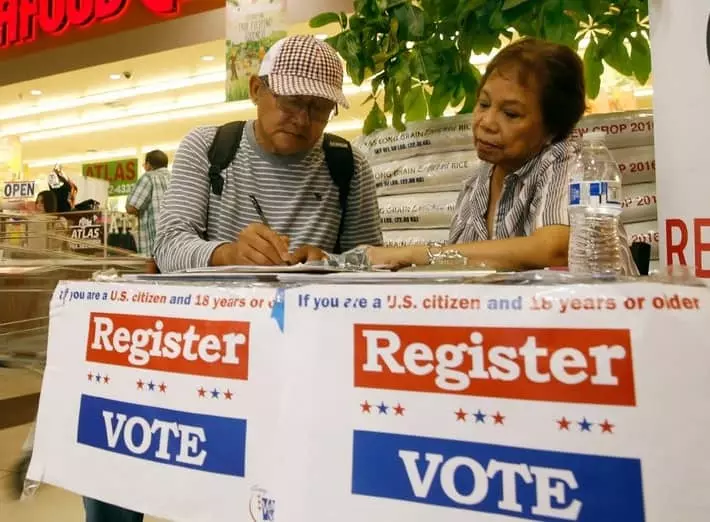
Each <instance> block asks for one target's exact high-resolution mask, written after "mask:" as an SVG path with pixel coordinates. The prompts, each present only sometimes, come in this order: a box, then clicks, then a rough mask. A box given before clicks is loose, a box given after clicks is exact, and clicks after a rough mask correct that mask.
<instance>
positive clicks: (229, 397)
mask: <svg viewBox="0 0 710 522" xmlns="http://www.w3.org/2000/svg"><path fill="white" fill-rule="evenodd" d="M233 396H234V394H233V393H232V392H231V391H229V390H227V391H226V392H224V398H225V399H226V400H228V401H231V400H232V397H233Z"/></svg>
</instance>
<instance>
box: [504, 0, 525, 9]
mask: <svg viewBox="0 0 710 522" xmlns="http://www.w3.org/2000/svg"><path fill="white" fill-rule="evenodd" d="M529 1H530V0H505V2H503V11H507V10H508V9H513V8H514V7H518V6H519V5H521V4H524V3H526V2H529Z"/></svg>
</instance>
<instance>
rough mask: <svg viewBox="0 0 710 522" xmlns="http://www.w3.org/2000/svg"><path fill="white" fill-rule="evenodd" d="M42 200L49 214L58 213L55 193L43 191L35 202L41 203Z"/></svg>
mask: <svg viewBox="0 0 710 522" xmlns="http://www.w3.org/2000/svg"><path fill="white" fill-rule="evenodd" d="M40 200H41V201H42V206H44V211H45V212H46V213H47V214H56V213H57V196H56V194H55V193H54V192H52V191H51V190H43V191H42V192H40V193H39V194H37V199H36V200H35V202H37V203H39V202H40Z"/></svg>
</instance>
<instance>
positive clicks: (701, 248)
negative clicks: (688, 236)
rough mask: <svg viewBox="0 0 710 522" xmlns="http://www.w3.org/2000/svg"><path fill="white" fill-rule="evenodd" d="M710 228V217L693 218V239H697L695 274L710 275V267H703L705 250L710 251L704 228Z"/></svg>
mask: <svg viewBox="0 0 710 522" xmlns="http://www.w3.org/2000/svg"><path fill="white" fill-rule="evenodd" d="M704 228H710V219H707V218H705V219H694V220H693V240H694V241H695V276H696V277H703V278H707V277H710V269H708V270H706V269H705V268H703V252H710V243H708V242H705V241H703V229H704Z"/></svg>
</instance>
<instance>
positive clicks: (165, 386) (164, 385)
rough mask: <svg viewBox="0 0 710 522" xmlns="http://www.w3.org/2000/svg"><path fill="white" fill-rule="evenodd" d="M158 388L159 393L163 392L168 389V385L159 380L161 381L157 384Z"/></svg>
mask: <svg viewBox="0 0 710 522" xmlns="http://www.w3.org/2000/svg"><path fill="white" fill-rule="evenodd" d="M158 389H159V390H160V391H161V393H165V390H167V389H168V386H167V384H165V383H164V382H161V383H160V384H159V385H158Z"/></svg>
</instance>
